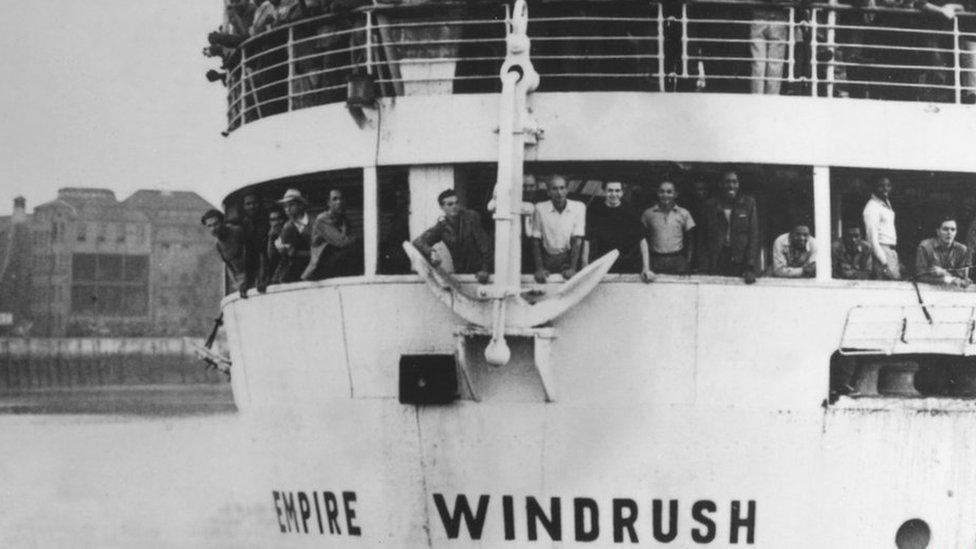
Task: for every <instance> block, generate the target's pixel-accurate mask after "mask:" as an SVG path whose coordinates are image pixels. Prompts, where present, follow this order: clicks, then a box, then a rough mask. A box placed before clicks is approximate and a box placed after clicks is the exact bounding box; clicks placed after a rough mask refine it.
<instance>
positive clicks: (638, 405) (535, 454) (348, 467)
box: [224, 275, 976, 548]
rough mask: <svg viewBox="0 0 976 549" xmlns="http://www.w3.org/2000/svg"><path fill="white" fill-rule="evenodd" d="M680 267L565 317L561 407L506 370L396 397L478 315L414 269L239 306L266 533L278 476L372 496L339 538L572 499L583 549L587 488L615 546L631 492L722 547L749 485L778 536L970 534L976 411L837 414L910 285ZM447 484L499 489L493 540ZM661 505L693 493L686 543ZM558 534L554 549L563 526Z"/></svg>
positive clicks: (357, 541)
mask: <svg viewBox="0 0 976 549" xmlns="http://www.w3.org/2000/svg"><path fill="white" fill-rule="evenodd" d="M661 278H662V280H660V281H659V282H655V283H654V284H651V285H644V284H641V283H639V282H637V280H636V277H633V276H626V275H625V276H610V277H607V278H606V279H605V281H604V282H603V283H602V284H601V285H600V286H599V287H598V288H597V289H596V290H595V291H594V292H593V294H592V295H590V296H589V297H588V298H587V299H586V300H585V301H584V302H583V303H581V304H580V305H579V306H578V307H576V308H575V309H573V310H571V311H570V312H568V313H567V314H566V315H564V316H563V317H560V318H558V319H557V320H556V321H555V323H554V327H555V330H556V340H555V344H554V345H553V351H552V353H553V355H552V360H553V364H554V367H555V377H556V384H557V389H558V399H557V400H556V401H555V402H549V403H546V402H545V401H544V398H543V395H542V391H541V385H540V383H539V380H538V376H534V377H533V376H532V375H527V374H526V372H529V373H534V372H533V371H532V370H531V368H530V367H529V366H527V365H525V364H521V365H519V364H510V365H508V366H505V367H503V368H501V369H499V370H491V371H487V370H486V371H485V372H484V375H482V376H480V377H479V378H478V379H476V383H475V385H476V389H477V390H479V392H481V395H480V396H481V401H480V402H475V401H473V400H470V399H468V398H465V399H463V400H460V401H457V402H455V403H454V404H450V405H445V406H422V407H417V406H413V405H404V404H400V402H399V401H398V399H397V395H398V386H397V384H398V362H399V357H400V355H401V354H405V353H412V352H438V353H445V354H446V353H452V352H453V351H454V348H455V347H454V346H455V342H454V337H453V335H452V334H453V329H454V328H455V326H457V325H458V324H459V323H460V319H459V318H456V317H453V315H452V314H451V313H450V312H449V311H448V310H447V309H446V308H445V307H443V306H442V304H441V303H440V302H438V301H437V300H436V299H435V298H434V297H433V296H432V295H431V294H430V293H429V291H428V289H427V288H426V287H424V285H423V284H422V283H420V282H417V281H416V279H414V278H413V277H410V276H404V277H385V278H360V279H347V280H343V281H328V282H318V283H302V284H297V285H294V286H287V287H273V288H271V289H269V293H268V295H265V296H258V297H256V298H255V297H252V298H250V299H247V300H240V299H239V298H237V297H229V298H227V300H226V301H225V303H224V311H225V319H226V321H227V329H228V331H229V336H230V337H229V339H230V342H231V352H232V358H233V361H234V374H233V380H232V382H233V384H234V394H235V399H236V400H237V403H238V405H239V407H240V409H241V412H242V419H243V420H244V421H247V422H249V424H251V425H252V426H253V427H254V429H253V437H254V442H255V445H254V449H255V450H254V454H253V455H252V456H249V457H250V458H254V459H256V460H257V461H259V462H261V463H263V466H261V465H259V466H257V467H256V468H255V470H257V471H261V473H259V474H260V475H262V476H261V477H260V478H256V479H254V483H253V484H254V485H255V486H256V487H257V490H263V493H260V494H256V496H255V497H262V498H265V499H266V501H267V502H268V526H267V527H268V528H271V529H277V528H279V524H278V523H276V520H277V518H276V506H275V502H274V501H273V498H272V490H279V491H285V492H293V493H297V492H299V491H305V492H307V493H309V494H310V493H311V492H312V491H315V490H331V491H335V492H336V493H338V492H339V491H353V492H355V497H356V501H355V503H354V510H355V513H356V517H355V521H356V525H357V526H358V527H359V528H360V529H361V535H360V536H359V537H347V536H346V535H343V536H338V535H331V536H330V535H329V534H328V530H327V529H326V533H325V534H324V536H325V538H327V541H328V544H329V545H330V546H344V545H345V544H346V543H348V544H350V545H355V546H362V547H376V546H378V545H381V544H386V545H389V546H396V547H420V546H428V545H432V546H435V547H465V546H512V547H517V546H524V545H526V544H528V543H529V538H528V537H527V521H526V510H525V509H526V500H525V498H526V497H527V496H531V497H533V498H535V499H537V500H538V501H539V502H540V503H541V506H542V508H543V509H544V510H545V511H546V513H548V512H549V510H550V508H549V502H550V499H549V498H552V497H558V498H560V500H559V501H560V505H561V518H562V536H561V538H562V542H563V544H565V545H573V544H574V543H575V541H574V540H575V538H574V514H573V504H574V498H590V499H592V500H594V501H595V502H596V503H597V504H598V506H599V524H600V535H599V538H598V539H597V541H596V542H595V546H612V545H616V544H615V542H614V532H613V516H612V513H613V511H612V502H613V500H614V498H621V499H630V500H633V501H634V502H635V503H636V505H637V512H638V516H637V520H636V523H635V528H636V534H637V538H638V541H639V544H640V546H652V547H653V546H674V547H687V546H697V545H699V544H698V543H696V542H695V541H694V540H693V538H692V530H693V529H696V528H699V529H700V528H702V525H701V523H700V522H698V521H695V520H693V518H692V505H693V504H695V502H697V501H703V500H707V501H712V502H714V503H715V506H716V510H715V511H714V512H712V513H709V514H708V516H709V517H710V518H711V519H712V520H714V522H715V525H716V530H715V537H714V539H713V540H712V541H711V542H710V543H709V545H712V546H719V547H721V546H728V545H730V534H731V526H730V525H731V518H730V514H731V513H732V508H731V506H732V502H733V501H738V502H740V503H741V508H740V510H739V513H740V515H744V514H745V512H746V505H747V502H748V501H750V500H751V501H755V505H756V508H755V517H754V518H755V523H754V536H755V542H754V545H755V546H758V547H771V548H781V547H791V548H803V547H851V548H854V547H893V546H894V544H893V539H894V534H895V531H896V530H897V528H898V527H899V525H900V524H902V523H903V522H904V521H905V520H908V519H910V518H916V517H917V518H922V519H924V520H926V521H927V522H928V523H929V525H930V526H931V527H932V531H933V545H932V547H963V546H969V545H971V543H972V540H974V539H976V519H973V518H972V517H974V516H976V513H974V512H973V511H974V510H976V494H973V493H972V492H971V490H967V489H966V487H971V486H974V485H976V478H974V476H976V468H973V467H972V465H971V464H972V462H973V460H972V459H971V458H972V457H973V456H974V454H976V440H974V439H973V437H972V436H971V434H972V432H973V431H974V429H976V408H974V407H973V406H970V405H968V403H965V402H962V401H950V400H921V401H909V400H899V401H893V402H880V401H866V400H864V399H861V400H859V401H851V400H849V399H842V400H841V401H840V402H839V403H838V404H837V405H835V406H831V407H828V408H825V406H824V401H825V399H826V398H827V392H828V377H829V367H828V364H829V357H830V355H831V353H832V352H834V351H835V350H836V349H837V346H838V343H839V341H840V337H841V332H842V329H843V327H844V319H845V317H846V315H847V312H848V311H849V310H850V309H851V308H852V307H854V306H856V305H877V304H884V305H912V304H914V303H915V295H914V292H913V290H912V288H911V285H910V284H908V283H881V282H869V283H853V282H839V281H838V282H826V283H822V282H811V281H785V280H775V279H761V280H760V281H759V282H758V283H757V284H756V285H754V286H745V285H743V284H742V283H741V282H739V281H736V280H726V279H718V278H708V277H701V278H693V279H689V278H677V277H667V276H662V277H661ZM923 292H924V293H925V296H926V299H927V301H928V302H929V303H932V304H954V305H969V306H971V305H974V304H976V295H974V294H970V293H960V292H941V291H934V290H929V289H923ZM270 334H273V337H274V341H273V343H272V344H269V340H268V337H269V335H270ZM479 383H480V384H482V385H481V387H478V385H479ZM489 386H490V387H489ZM526 386H529V389H528V390H526V388H525V387H526ZM434 494H442V495H443V497H444V498H446V500H447V504H448V507H449V508H451V509H453V508H454V507H453V506H454V503H455V500H454V498H455V496H456V495H458V494H463V495H466V496H467V498H468V501H469V503H470V505H471V506H472V508H474V507H475V506H476V504H477V502H478V498H479V497H480V496H482V495H488V496H490V500H489V504H488V511H487V518H486V519H485V523H484V530H483V532H482V535H481V539H480V541H473V540H472V539H471V535H470V533H469V532H468V530H467V529H465V528H464V527H463V526H462V528H461V531H460V535H459V537H458V538H457V539H454V540H449V539H448V537H447V532H446V530H445V526H444V524H443V523H442V521H441V519H440V517H439V513H438V511H437V509H436V506H435V502H434ZM506 495H509V496H513V497H514V515H513V516H514V525H515V526H514V527H515V536H514V539H513V540H506V539H505V527H504V522H505V521H504V520H503V517H504V513H503V505H502V497H503V496H506ZM309 497H311V496H309ZM655 499H661V500H664V506H665V509H667V508H668V501H669V500H672V499H674V500H677V501H678V505H679V511H678V521H677V525H678V533H677V537H676V538H675V539H674V541H673V542H671V543H670V544H663V543H660V542H656V541H655V540H654V537H653V533H652V502H653V500H655ZM311 517H312V518H311V521H310V522H309V528H310V530H309V531H310V533H309V534H304V533H302V534H296V533H282V534H281V536H282V538H281V540H282V542H285V543H294V544H296V545H299V546H301V545H307V546H313V545H317V544H321V543H322V541H323V540H322V537H323V536H322V535H320V534H319V533H318V526H317V525H316V524H315V514H314V512H312V513H311ZM665 517H667V512H666V513H665ZM667 526H668V523H667V521H666V520H665V522H664V527H665V529H667ZM342 531H343V533H344V534H347V533H348V532H347V531H346V529H345V528H343V529H342ZM746 532H747V529H746V528H740V529H739V530H738V533H739V538H738V544H739V545H745V544H746ZM538 538H539V540H538V541H537V542H536V543H537V544H539V545H542V546H549V545H558V544H557V543H554V542H552V541H551V540H550V537H549V535H548V534H547V533H546V531H545V530H544V529H541V528H540V529H539V531H538ZM630 542H631V538H629V536H628V537H624V538H623V543H621V544H624V545H630V544H631V543H630ZM591 545H592V544H591Z"/></svg>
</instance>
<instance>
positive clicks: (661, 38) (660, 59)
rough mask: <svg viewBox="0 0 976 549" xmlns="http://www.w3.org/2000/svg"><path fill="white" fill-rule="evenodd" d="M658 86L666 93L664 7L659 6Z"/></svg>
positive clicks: (659, 89) (659, 4)
mask: <svg viewBox="0 0 976 549" xmlns="http://www.w3.org/2000/svg"><path fill="white" fill-rule="evenodd" d="M657 86H658V91H660V92H662V93H663V92H664V91H665V90H664V5H663V4H661V3H658V5H657Z"/></svg>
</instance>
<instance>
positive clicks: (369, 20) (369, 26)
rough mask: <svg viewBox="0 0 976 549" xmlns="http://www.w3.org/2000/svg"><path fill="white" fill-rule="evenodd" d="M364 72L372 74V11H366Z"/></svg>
mask: <svg viewBox="0 0 976 549" xmlns="http://www.w3.org/2000/svg"><path fill="white" fill-rule="evenodd" d="M366 74H369V75H372V74H373V12H371V11H367V12H366Z"/></svg>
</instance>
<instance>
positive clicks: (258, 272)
mask: <svg viewBox="0 0 976 549" xmlns="http://www.w3.org/2000/svg"><path fill="white" fill-rule="evenodd" d="M239 221H240V225H241V228H242V229H244V238H245V239H246V240H245V246H246V247H247V250H248V253H247V261H246V263H245V265H244V268H245V269H246V270H247V277H248V280H252V281H254V286H255V287H256V288H257V290H258V292H260V293H264V290H265V288H267V287H268V270H267V268H268V255H267V247H266V246H265V242H267V241H268V219H267V216H266V215H265V214H264V208H263V206H262V205H261V197H260V196H259V195H258V194H257V193H253V192H251V193H247V194H245V195H244V197H243V199H242V200H241V217H240V219H239Z"/></svg>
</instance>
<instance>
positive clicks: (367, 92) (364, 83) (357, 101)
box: [346, 73, 376, 109]
mask: <svg viewBox="0 0 976 549" xmlns="http://www.w3.org/2000/svg"><path fill="white" fill-rule="evenodd" d="M346 92H347V93H346V106H347V107H349V108H356V109H362V108H366V107H373V106H375V105H376V82H374V81H373V75H371V74H357V73H353V74H350V75H349V78H348V79H347V80H346Z"/></svg>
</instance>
